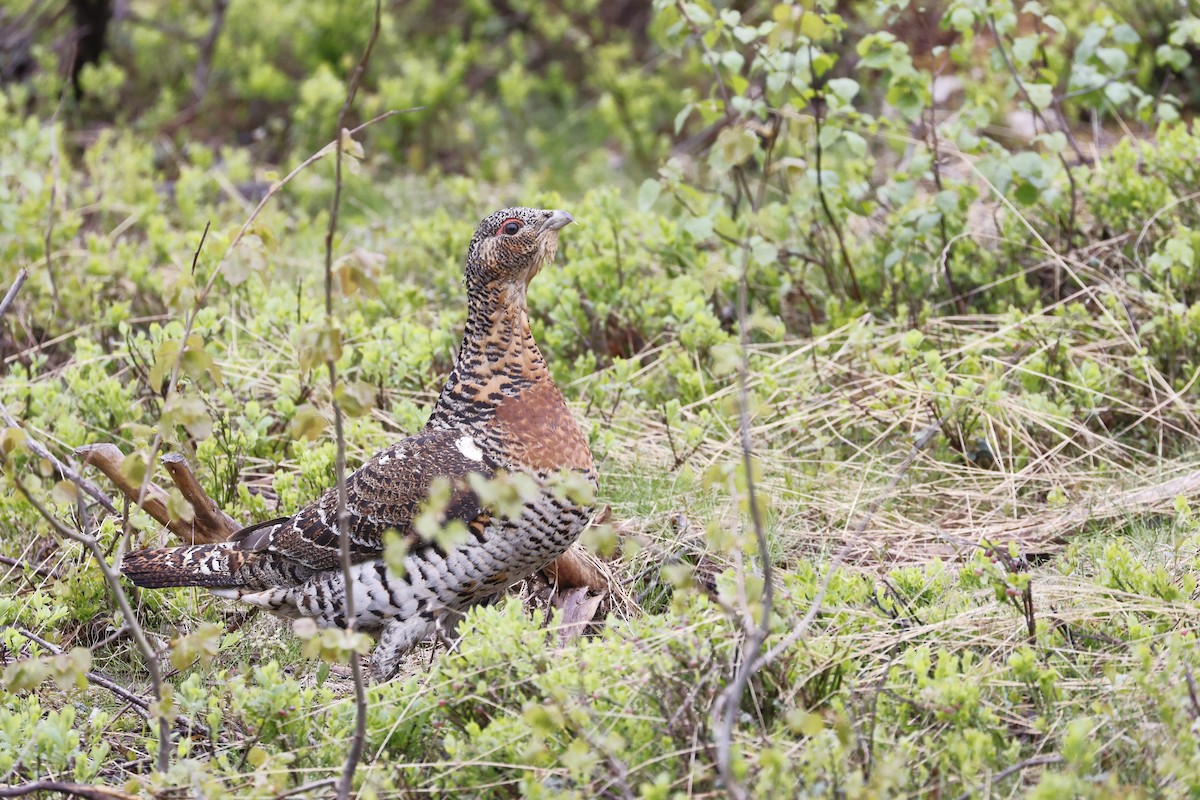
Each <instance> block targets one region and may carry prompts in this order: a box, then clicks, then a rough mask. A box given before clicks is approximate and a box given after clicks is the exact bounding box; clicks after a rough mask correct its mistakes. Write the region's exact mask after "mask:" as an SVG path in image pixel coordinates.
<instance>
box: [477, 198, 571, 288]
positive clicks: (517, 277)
mask: <svg viewBox="0 0 1200 800" xmlns="http://www.w3.org/2000/svg"><path fill="white" fill-rule="evenodd" d="M574 221H575V220H574V218H573V217H572V216H571V215H570V214H568V213H567V212H565V211H552V210H550V209H542V208H502V209H500V210H499V211H497V212H496V213H494V214H492V215H491V216H488V217H485V218H484V219H483V221H482V222H480V223H479V227H478V228H476V229H475V235H474V236H473V237H471V245H470V247H469V248H468V249H467V287H468V289H482V288H484V287H487V286H489V285H491V286H496V287H500V288H505V287H508V286H512V287H516V288H518V289H519V290H520V292H521V296H522V297H523V296H524V290H525V287H527V286H528V285H529V281H531V280H533V276H534V275H536V274H537V273H538V270H540V269H541V268H542V265H543V264H546V263H548V262H549V261H550V260H551V259H553V258H554V253H555V252H556V251H557V250H558V232H559V231H560V230H562V229H563V228H565V227H566V226H567V225H570V224H571V223H572V222H574Z"/></svg>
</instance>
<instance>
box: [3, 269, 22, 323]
mask: <svg viewBox="0 0 1200 800" xmlns="http://www.w3.org/2000/svg"><path fill="white" fill-rule="evenodd" d="M28 277H29V272H28V271H26V270H24V269H19V270H17V277H16V278H14V279H13V282H12V286H9V287H8V291H7V292H5V293H4V299H3V300H0V317H3V316H4V315H5V313H6V312H7V311H8V307H9V306H11V305H12V303H13V300H15V299H17V292H19V291H21V286H22V284H24V283H25V279H26V278H28Z"/></svg>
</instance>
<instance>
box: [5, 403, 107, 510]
mask: <svg viewBox="0 0 1200 800" xmlns="http://www.w3.org/2000/svg"><path fill="white" fill-rule="evenodd" d="M0 419H3V420H4V424H5V425H7V426H8V427H10V428H17V429H18V430H21V431H23V432H24V433H25V446H26V447H28V448H29V449H30V450H31V451H32V452H33V454H34V455H35V456H37V457H38V458H44V459H46V460H47V461H49V462H50V464H51V465H52V466H53V467H54V471H55V472H57V473H58V474H59V475H61V476H63V478H65V479H66V480H69V481H70V482H71V483H73V484H75V485H76V486H78V487H79V489H80V491H82V492H84V493H85V494H87V495H88V496H90V497H91V498H92V499H93V500H95V501H96V502H97V503H99V504H100V505H101V507H103V508H104V510H105V511H107V512H109V513H110V514H116V513H117V507H116V506H115V505H113V501H112V500H111V499H110V498H109V496H108V495H106V494H105V493H104V492H102V491H101V490H100V487H98V486H96V484H94V483H92V482H91V481H89V480H88V479H87V478H84V477H83V476H81V475H80V474H79V472H77V471H76V470H75V468H74V467H72V466H71V465H69V464H67V463H66V462H64V461H62V460H60V459H59V458H58V457H57V456H55V455H54V454H53V453H51V452H50V451H49V450H47V449H46V446H45V445H44V444H42V443H41V442H39V441H38V440H37V439H34V438H33V437H32V436H30V435H29V430H28V429H26V428H23V427H21V424H20V423H18V422H17V421H16V420H15V419H13V417H12V415H11V414H9V413H8V410H7V409H5V408H3V407H2V406H0Z"/></svg>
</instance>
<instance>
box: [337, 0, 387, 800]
mask: <svg viewBox="0 0 1200 800" xmlns="http://www.w3.org/2000/svg"><path fill="white" fill-rule="evenodd" d="M381 19H382V8H381V4H380V0H375V24H374V26H373V27H372V28H371V37H370V38H369V39H368V40H367V47H366V49H365V50H364V51H363V54H362V58H360V59H359V61H358V66H356V67H355V69H354V74H353V75H352V76H351V77H350V85H349V86H348V87H347V89H346V102H344V103H343V104H342V108H341V110H340V111H339V112H338V116H337V127H336V129H335V136H334V162H333V165H334V166H333V174H334V184H333V202H332V204H331V205H330V209H329V230H328V231H327V232H326V233H325V322H326V325H328V326H330V327H332V325H333V237H334V235H335V234H336V233H337V224H338V210H339V207H340V205H341V200H342V146H343V143H344V142H345V140H346V138H348V137H349V133H348V132H347V131H346V130H345V127H344V126H345V124H346V116H347V115H348V114H349V113H350V109H351V107H352V106H353V105H354V96H355V95H356V94H358V87H359V84H360V83H362V78H363V75H364V74H365V73H366V71H367V64H368V63H369V62H370V60H371V52H372V51H373V50H374V49H375V42H376V41H378V40H379V30H380V23H381ZM326 366H327V367H328V369H329V390H330V394H331V395H332V396H333V421H334V432H335V434H336V436H337V462H336V468H337V522H338V545H339V546H338V551H339V552H338V555H339V557H340V558H339V560H340V561H341V567H342V580H343V581H344V583H345V590H344V592H343V598H344V599H343V603H344V604H345V609H344V613H345V619H346V631H347V633H351V632H353V631H354V621H355V620H354V615H355V608H354V574H353V572H352V571H351V567H352V563H353V562H352V561H351V559H350V518H349V514H348V512H347V511H346V505H347V501H346V433H345V430H344V425H343V419H342V407H341V404H339V403H338V401H337V384H338V374H337V364H336V363H334V360H333V359H332V358H330V359H329V360H328V361H326ZM350 674H351V676H352V677H353V679H354V733H353V735H352V736H351V737H350V747H349V749H348V750H347V752H346V763H345V765H344V766H343V767H342V777H341V780H339V781H338V785H337V796H338V800H346V798H348V797H349V796H350V790H351V788H353V785H354V772H355V770H357V769H358V762H359V760H360V759H361V758H362V750H363V743H364V742H365V741H366V737H367V688H366V684H365V683H364V680H363V674H362V662H361V661H360V660H359V658H358V656H357V655H355V654H351V656H350Z"/></svg>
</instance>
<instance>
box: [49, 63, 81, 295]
mask: <svg viewBox="0 0 1200 800" xmlns="http://www.w3.org/2000/svg"><path fill="white" fill-rule="evenodd" d="M78 55H79V54H78V52H77V51H76V49H75V46H72V51H71V70H70V72H71V74H74V72H75V59H76V58H77V57H78ZM68 85H69V84H67V83H65V82H64V83H63V90H62V93H61V94H60V95H59V96H58V105H56V106H55V107H54V114H53V115H52V116H51V117H50V163H51V168H50V169H51V175H52V176H53V178H52V181H51V183H50V208H49V210H48V213H47V219H46V236H45V242H44V243H45V252H46V279H47V280H48V281H49V282H50V296H51V297H53V298H54V307H55V308H57V309H58V310H59V312H61V311H62V298H61V297H59V296H58V282H57V281H55V280H54V261H53V258H52V254H53V252H54V250H53V246H52V240H53V239H54V223H55V222H56V221H57V219H58V213H57V209H58V184H59V181H60V180H61V177H62V173H61V171H60V170H59V165H58V117H59V114H60V113H61V112H62V107H63V102H64V101H65V100H66V99H67V86H68Z"/></svg>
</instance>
